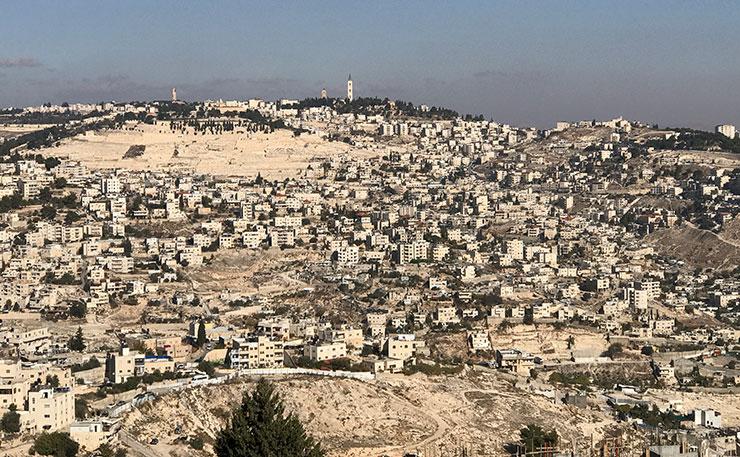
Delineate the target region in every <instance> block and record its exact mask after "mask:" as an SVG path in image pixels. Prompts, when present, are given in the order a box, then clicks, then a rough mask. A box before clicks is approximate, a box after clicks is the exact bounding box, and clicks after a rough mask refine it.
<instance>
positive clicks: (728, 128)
mask: <svg viewBox="0 0 740 457" xmlns="http://www.w3.org/2000/svg"><path fill="white" fill-rule="evenodd" d="M714 131H715V132H717V133H721V134H722V135H724V136H726V137H727V138H733V139H734V138H735V133H736V131H735V126H734V125H729V124H723V125H718V126H717V127H715V128H714Z"/></svg>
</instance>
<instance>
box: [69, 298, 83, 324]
mask: <svg viewBox="0 0 740 457" xmlns="http://www.w3.org/2000/svg"><path fill="white" fill-rule="evenodd" d="M86 314H87V305H86V304H85V302H84V301H81V300H76V301H74V302H72V304H71V305H70V307H69V315H70V316H72V317H76V318H78V319H82V318H84V317H85V315H86Z"/></svg>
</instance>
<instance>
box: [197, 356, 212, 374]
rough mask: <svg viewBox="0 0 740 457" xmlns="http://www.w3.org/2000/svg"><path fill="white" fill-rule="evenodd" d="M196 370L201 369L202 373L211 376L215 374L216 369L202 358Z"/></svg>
mask: <svg viewBox="0 0 740 457" xmlns="http://www.w3.org/2000/svg"><path fill="white" fill-rule="evenodd" d="M198 370H200V371H202V372H203V373H205V374H207V375H208V376H211V377H212V376H213V375H214V374H216V369H215V368H214V367H213V364H212V363H211V362H209V361H207V360H202V361H201V362H200V363H199V364H198Z"/></svg>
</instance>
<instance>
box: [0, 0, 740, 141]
mask: <svg viewBox="0 0 740 457" xmlns="http://www.w3.org/2000/svg"><path fill="white" fill-rule="evenodd" d="M738 24H740V3H738V2H734V1H723V0H715V1H711V0H695V1H680V0H673V1H663V0H650V1H645V0H641V1H630V0H623V1H620V2H606V1H593V0H588V1H586V0H584V1H567V0H558V1H553V0H542V1H527V0H516V1H515V0H511V1H507V2H503V1H501V2H499V1H493V0H489V1H464V0H459V1H435V0H425V1H412V0H402V1H398V0H395V1H385V0H373V1H363V2H360V1H354V0H346V1H321V0H315V1H305V0H302V1H288V0H284V1H279V2H273V1H261V2H249V1H229V0H219V1H217V2H204V1H188V0H180V1H174V0H173V1H167V0H157V1H151V0H147V1H138V0H127V1H113V0H94V1H93V0H90V1H76V0H65V1H63V2H62V1H52V0H49V1H36V0H24V1H14V2H11V1H8V2H5V3H4V4H3V6H2V13H1V14H0V31H2V32H0V106H2V107H6V106H29V105H39V104H41V103H45V102H51V103H62V102H65V101H66V102H69V103H77V102H100V101H109V100H115V101H133V100H141V101H147V100H155V99H168V98H169V97H170V92H171V89H172V87H176V88H177V93H178V97H179V98H181V99H184V100H205V99H219V98H222V99H224V100H232V99H239V100H246V99H249V98H254V97H258V98H263V99H266V100H276V99H279V98H304V97H318V96H319V95H320V93H321V89H322V88H326V89H327V92H328V93H329V95H330V96H335V97H340V96H344V95H345V94H346V81H347V76H348V74H349V73H351V74H352V79H353V83H354V88H355V96H356V97H357V96H374V97H380V98H384V97H388V98H390V99H393V100H397V99H401V100H407V101H411V102H413V103H415V104H422V103H423V104H427V105H430V106H432V105H436V106H444V107H447V108H451V109H455V110H457V111H458V112H460V113H471V114H483V115H484V116H485V117H486V118H492V119H494V120H495V121H497V122H502V123H509V124H514V125H520V126H536V127H540V128H547V127H552V126H554V124H555V122H556V121H578V120H584V119H611V118H613V117H616V116H619V115H621V116H623V117H624V118H626V119H629V120H640V121H643V122H647V123H650V124H653V123H657V124H659V125H660V126H671V127H678V126H688V127H695V128H702V129H712V128H713V127H714V126H715V125H716V124H724V123H730V124H735V125H738V126H740V26H739V25H738Z"/></svg>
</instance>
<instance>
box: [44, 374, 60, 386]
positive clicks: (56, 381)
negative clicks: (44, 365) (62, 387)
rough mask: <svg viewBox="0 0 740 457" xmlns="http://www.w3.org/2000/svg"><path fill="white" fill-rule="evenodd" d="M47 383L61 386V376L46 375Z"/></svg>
mask: <svg viewBox="0 0 740 457" xmlns="http://www.w3.org/2000/svg"><path fill="white" fill-rule="evenodd" d="M46 385H49V386H51V387H59V376H57V375H54V376H51V375H46Z"/></svg>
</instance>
